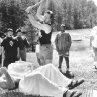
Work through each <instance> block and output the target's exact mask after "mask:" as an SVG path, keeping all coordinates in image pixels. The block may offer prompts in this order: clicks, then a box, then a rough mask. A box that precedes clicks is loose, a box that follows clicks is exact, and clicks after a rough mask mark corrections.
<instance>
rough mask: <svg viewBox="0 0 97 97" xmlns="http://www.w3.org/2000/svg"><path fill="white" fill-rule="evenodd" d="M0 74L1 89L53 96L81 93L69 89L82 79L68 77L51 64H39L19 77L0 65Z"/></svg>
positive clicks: (80, 82)
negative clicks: (1, 78) (15, 76)
mask: <svg viewBox="0 0 97 97" xmlns="http://www.w3.org/2000/svg"><path fill="white" fill-rule="evenodd" d="M14 64H15V63H14ZM21 64H22V63H21ZM21 64H19V65H21ZM11 65H12V64H11ZM19 65H17V66H19ZM22 65H23V64H22ZM9 66H10V65H9ZM12 66H13V65H12ZM15 73H16V72H15ZM0 76H1V77H2V76H3V80H0V87H1V88H2V89H8V90H12V89H16V88H19V90H20V92H23V93H26V94H28V95H40V96H53V97H79V96H80V95H82V93H80V92H78V91H73V90H71V89H73V88H75V87H77V86H79V85H80V84H82V83H83V82H84V80H83V79H81V80H76V81H75V80H72V79H68V78H67V77H66V76H64V75H63V74H62V73H61V72H60V71H59V70H58V69H57V68H56V67H55V66H54V65H53V64H47V65H45V66H40V67H39V68H37V69H35V70H32V71H31V72H30V73H28V74H25V76H24V77H22V78H20V79H19V78H17V79H16V78H14V77H12V76H11V75H10V73H9V71H8V70H7V69H6V68H5V67H2V68H0Z"/></svg>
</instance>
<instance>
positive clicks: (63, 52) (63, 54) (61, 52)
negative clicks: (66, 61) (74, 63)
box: [58, 50, 69, 57]
mask: <svg viewBox="0 0 97 97" xmlns="http://www.w3.org/2000/svg"><path fill="white" fill-rule="evenodd" d="M58 54H59V56H64V57H69V51H65V50H64V51H62V50H61V51H58Z"/></svg>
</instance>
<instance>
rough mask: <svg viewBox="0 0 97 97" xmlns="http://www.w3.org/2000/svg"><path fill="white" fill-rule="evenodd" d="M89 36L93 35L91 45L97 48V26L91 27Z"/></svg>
mask: <svg viewBox="0 0 97 97" xmlns="http://www.w3.org/2000/svg"><path fill="white" fill-rule="evenodd" d="M90 37H93V41H92V46H93V47H96V48H97V26H95V27H94V28H93V29H92V31H91V33H90Z"/></svg>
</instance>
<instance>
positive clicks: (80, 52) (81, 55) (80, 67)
mask: <svg viewBox="0 0 97 97" xmlns="http://www.w3.org/2000/svg"><path fill="white" fill-rule="evenodd" d="M90 31H91V30H90V29H85V30H69V31H68V32H69V33H70V35H71V37H72V46H71V49H70V70H71V71H72V72H73V73H74V75H75V79H79V78H85V80H86V81H85V83H84V84H82V85H81V86H79V87H77V88H76V89H80V90H82V91H83V96H82V97H95V96H91V95H90V94H91V92H92V93H93V91H91V90H92V89H93V90H94V89H95V90H97V71H95V69H94V68H93V52H92V49H90V47H89V34H90ZM56 34H57V33H54V34H53V37H52V42H53V45H54V40H55V36H56ZM27 61H29V62H32V63H33V65H34V66H35V67H37V66H38V63H37V58H36V54H35V53H32V52H28V53H27ZM53 64H54V65H55V66H56V67H58V53H57V52H56V49H55V45H54V52H53ZM65 67H66V65H65V60H64V61H63V64H62V70H63V71H65ZM87 89H88V90H89V91H87Z"/></svg>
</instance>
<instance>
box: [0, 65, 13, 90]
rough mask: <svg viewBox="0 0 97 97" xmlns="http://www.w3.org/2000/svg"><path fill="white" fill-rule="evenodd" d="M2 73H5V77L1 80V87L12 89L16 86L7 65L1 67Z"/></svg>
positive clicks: (0, 71) (0, 72)
mask: <svg viewBox="0 0 97 97" xmlns="http://www.w3.org/2000/svg"><path fill="white" fill-rule="evenodd" d="M0 74H4V75H5V76H4V79H3V80H2V81H0V87H1V88H3V89H12V88H14V87H15V83H14V81H13V80H12V78H11V76H10V75H9V73H8V71H7V69H6V68H5V67H1V68H0Z"/></svg>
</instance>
